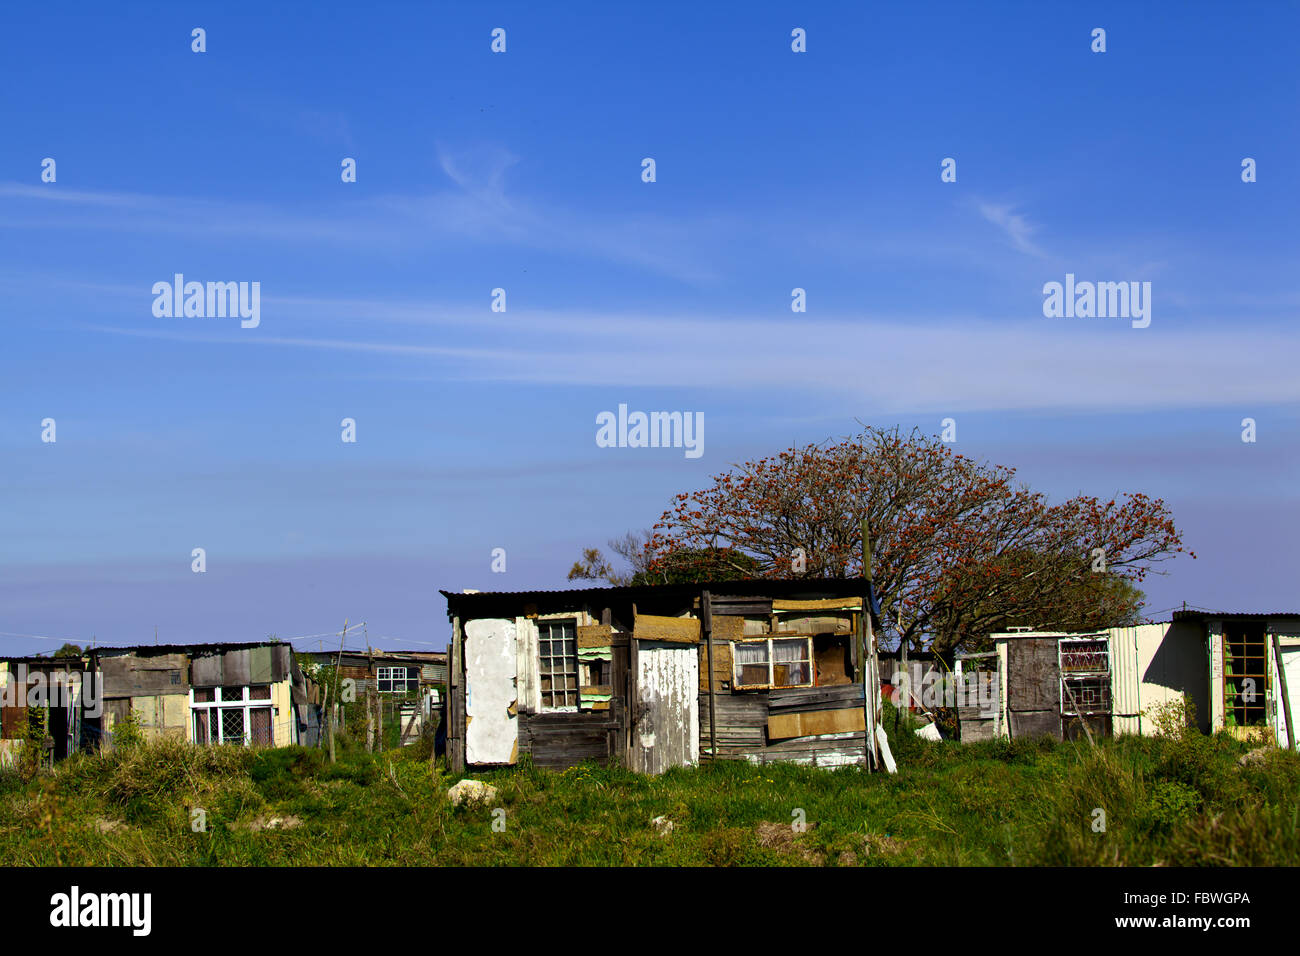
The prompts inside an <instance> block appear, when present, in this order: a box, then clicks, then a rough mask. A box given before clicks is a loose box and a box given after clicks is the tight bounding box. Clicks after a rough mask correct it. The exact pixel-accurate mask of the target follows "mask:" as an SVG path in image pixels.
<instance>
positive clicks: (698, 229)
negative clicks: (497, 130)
mask: <svg viewBox="0 0 1300 956" xmlns="http://www.w3.org/2000/svg"><path fill="white" fill-rule="evenodd" d="M437 162H438V165H439V167H440V168H441V169H442V171H443V172H444V173H445V174H446V175H447V177H448V179H449V181H450V185H449V188H446V189H441V190H431V191H428V192H424V193H414V194H402V193H390V194H381V195H378V196H373V197H365V198H358V199H347V198H344V199H340V200H339V201H338V202H335V203H332V204H331V205H330V206H329V208H328V209H327V210H325V211H322V209H321V206H320V204H319V203H312V204H310V205H307V204H304V203H294V202H292V201H288V200H286V201H284V202H280V203H271V202H245V201H232V200H214V199H203V198H193V197H184V196H155V195H148V194H141V193H121V192H97V191H93V190H65V189H64V188H63V187H61V186H45V187H41V186H33V185H30V184H25V183H14V182H8V183H0V198H10V199H13V200H16V202H15V203H12V204H8V205H7V206H6V208H5V209H4V210H3V212H0V229H4V228H8V229H13V230H24V231H27V230H39V229H86V230H99V231H107V232H116V233H126V232H134V233H139V232H147V233H151V234H163V235H182V236H187V237H193V238H212V239H229V238H234V237H238V238H244V239H248V240H250V241H256V242H290V243H294V244H302V243H311V244H320V243H346V244H347V245H349V246H350V247H353V248H372V249H374V248H378V249H386V250H387V249H393V248H399V247H400V248H401V249H403V250H404V251H409V250H410V249H413V248H423V247H427V246H430V245H437V244H439V243H449V242H454V243H463V242H465V241H466V240H470V241H474V242H482V243H504V244H509V245H517V246H523V247H527V248H531V249H538V250H545V251H547V252H550V253H555V252H559V253H562V254H567V255H571V256H574V257H577V258H580V259H584V260H589V261H601V262H616V263H620V264H623V265H629V266H632V267H635V268H640V269H644V270H646V271H649V272H652V273H657V274H661V275H667V276H670V277H672V278H676V279H678V280H681V281H683V282H687V283H696V284H698V283H704V282H709V281H711V280H713V279H715V278H717V271H716V269H715V268H713V267H711V266H710V265H709V264H708V262H707V257H706V255H705V253H704V251H703V250H705V249H707V248H709V247H710V245H711V244H715V243H716V242H717V240H718V239H719V238H721V237H724V236H726V235H730V234H734V233H736V232H737V231H739V230H738V225H737V224H736V223H735V222H733V221H730V220H728V219H726V218H725V217H720V216H716V215H707V214H706V215H700V216H694V217H683V216H677V217H670V216H668V215H662V216H645V215H641V216H629V215H619V214H617V213H614V212H610V211H606V210H594V209H590V208H582V207H577V206H571V205H561V204H558V203H554V202H542V201H538V200H534V199H531V198H529V197H526V196H520V195H517V194H515V193H514V192H513V191H511V190H509V189H508V183H507V179H508V176H507V174H508V172H509V170H510V169H511V168H512V167H514V166H516V165H517V164H518V163H519V162H520V159H519V157H517V156H515V155H514V154H513V153H511V152H509V151H508V150H506V149H504V148H501V147H497V146H484V147H476V148H471V149H463V150H459V151H454V150H449V149H442V150H440V151H439V153H438V155H437Z"/></svg>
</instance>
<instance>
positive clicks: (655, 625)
mask: <svg viewBox="0 0 1300 956" xmlns="http://www.w3.org/2000/svg"><path fill="white" fill-rule="evenodd" d="M633 633H634V635H635V636H636V639H637V640H638V641H665V642H669V643H673V644H698V643H700V621H699V618H694V617H662V616H660V615H657V614H638V615H637V616H636V623H635V624H634V625H633Z"/></svg>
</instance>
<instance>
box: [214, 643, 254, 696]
mask: <svg viewBox="0 0 1300 956" xmlns="http://www.w3.org/2000/svg"><path fill="white" fill-rule="evenodd" d="M221 658H222V660H221V670H222V684H223V685H225V686H228V687H240V686H242V685H244V684H247V683H249V679H248V677H249V673H250V667H249V652H248V651H247V650H242V651H226V653H225V654H223V655H221Z"/></svg>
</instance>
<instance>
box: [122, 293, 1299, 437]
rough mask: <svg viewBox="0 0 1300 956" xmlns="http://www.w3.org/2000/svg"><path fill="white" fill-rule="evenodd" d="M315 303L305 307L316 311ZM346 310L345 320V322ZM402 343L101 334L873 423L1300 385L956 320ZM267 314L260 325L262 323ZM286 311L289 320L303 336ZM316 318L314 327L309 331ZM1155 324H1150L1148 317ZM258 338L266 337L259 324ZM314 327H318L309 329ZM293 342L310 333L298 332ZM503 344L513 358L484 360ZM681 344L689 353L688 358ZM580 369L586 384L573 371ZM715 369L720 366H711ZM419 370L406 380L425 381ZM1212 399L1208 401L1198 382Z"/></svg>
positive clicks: (1277, 396) (1195, 337)
mask: <svg viewBox="0 0 1300 956" xmlns="http://www.w3.org/2000/svg"><path fill="white" fill-rule="evenodd" d="M309 301H310V300H303V301H302V302H300V303H299V305H300V306H301V307H303V308H306V309H307V310H308V312H309V311H310V306H309ZM349 307H350V306H348V305H347V304H342V305H340V308H342V309H344V310H346V309H347V308H349ZM391 308H392V310H393V313H392V314H393V316H394V319H395V321H397V322H404V323H408V324H406V325H404V326H402V327H401V329H403V330H404V334H402V335H401V336H395V337H384V338H383V340H382V341H381V340H378V337H379V336H381V335H382V334H383V330H381V329H379V328H378V327H376V326H375V325H374V324H373V323H374V322H375V321H382V320H383V317H384V315H385V314H386V310H385V307H384V305H383V304H382V303H369V304H367V305H365V306H357V314H359V315H360V314H364V315H365V316H366V318H367V323H366V328H367V336H369V337H368V338H361V337H355V336H352V337H349V336H347V335H340V336H329V337H323V336H319V335H311V334H292V335H280V336H273V335H270V334H263V333H261V332H259V333H257V334H250V333H246V332H244V331H243V330H240V329H238V328H233V329H228V330H225V331H223V332H221V333H212V332H203V331H199V330H198V328H197V327H196V328H195V330H194V331H192V332H191V331H189V330H187V329H186V328H184V326H183V325H178V326H177V328H175V329H168V330H152V331H151V330H142V329H139V328H121V327H100V328H98V329H97V331H100V332H106V333H113V334H120V335H131V336H139V337H145V338H165V339H168V340H171V341H180V342H186V341H187V342H191V343H193V344H194V345H202V346H203V347H211V346H213V345H221V344H224V345H229V346H273V347H284V348H304V349H328V350H334V351H350V352H355V353H357V354H358V355H365V354H369V355H372V356H375V355H381V356H385V357H388V358H397V359H409V360H412V361H415V362H419V363H426V364H424V365H423V370H424V371H426V372H427V373H428V374H429V375H430V377H437V378H440V379H448V378H454V379H470V380H477V381H500V382H511V383H523V384H535V385H547V386H556V387H560V386H568V387H573V386H609V387H629V388H631V387H651V386H670V387H684V388H703V389H720V390H725V391H729V392H735V393H746V394H748V393H753V392H755V391H765V392H766V391H770V389H771V387H772V385H773V383H779V384H780V387H781V388H782V389H785V390H787V391H789V392H790V393H792V394H794V393H799V394H801V395H804V396H808V395H814V396H815V395H823V396H827V395H834V396H837V398H838V399H840V400H846V401H848V402H851V403H854V404H856V405H857V406H859V407H861V408H863V409H864V410H870V411H871V412H873V413H875V412H890V413H910V412H916V411H920V410H949V411H987V410H1036V409H1058V410H1080V411H1115V410H1153V409H1175V408H1207V407H1240V406H1242V405H1243V404H1244V405H1246V406H1248V407H1250V406H1259V405H1263V404H1283V403H1289V402H1297V401H1300V380H1298V379H1296V378H1295V377H1293V376H1264V375H1258V374H1257V370H1258V368H1259V367H1260V364H1261V363H1263V362H1267V361H1268V360H1269V357H1270V356H1271V355H1274V354H1281V353H1282V352H1283V351H1285V350H1287V349H1290V348H1291V342H1290V337H1289V336H1288V335H1286V334H1283V333H1281V332H1277V333H1274V332H1265V331H1262V330H1261V331H1259V332H1257V333H1256V334H1255V335H1254V336H1253V337H1252V338H1251V339H1250V340H1249V342H1248V343H1246V342H1243V341H1242V340H1241V338H1240V337H1239V336H1238V335H1237V334H1236V332H1235V330H1233V329H1228V328H1225V329H1223V330H1222V331H1207V330H1198V331H1188V330H1183V329H1176V328H1172V327H1165V328H1164V329H1157V328H1156V327H1154V326H1153V329H1152V330H1135V329H1131V328H1129V327H1128V326H1127V324H1111V325H1107V324H1105V320H1101V321H1096V320H1094V321H1093V324H1092V325H1084V324H1082V322H1074V323H1066V322H1056V321H1053V320H1047V319H1043V320H1033V321H1028V322H1026V321H1008V322H987V321H984V322H981V321H977V320H967V319H958V318H956V317H951V318H946V319H935V320H933V321H929V322H926V323H923V324H910V323H909V324H901V323H898V322H897V321H891V320H890V319H888V318H885V317H872V316H864V317H859V318H843V319H840V320H834V321H828V320H821V321H811V320H803V319H800V320H793V321H772V320H769V319H757V318H752V317H733V318H693V317H682V316H663V315H623V316H611V315H608V314H603V313H602V314H600V315H590V314H585V313H573V312H540V311H538V312H535V311H518V312H516V311H512V312H510V313H509V315H508V316H501V315H494V316H492V317H490V318H489V317H485V316H484V315H483V314H482V310H475V311H473V312H471V311H470V310H467V309H465V310H447V309H442V310H435V309H427V311H426V313H425V314H426V315H428V317H429V318H428V322H429V327H428V329H427V334H426V335H425V336H421V335H420V334H419V332H418V331H416V329H415V328H413V327H412V326H411V325H410V324H409V322H410V321H411V317H412V316H413V315H415V314H417V313H418V311H419V309H418V307H417V306H413V305H411V304H397V305H394V306H392V307H391ZM268 311H269V310H268V309H264V314H266V313H267V312H268ZM293 313H294V309H293V307H292V306H290V307H289V308H288V309H287V310H286V313H285V314H284V316H283V319H284V322H285V324H286V325H287V326H293V327H295V328H297V327H298V326H299V324H300V323H299V320H298V319H296V318H292V317H291V316H292V315H293ZM318 318H319V317H318ZM1157 321H1158V317H1157ZM263 325H264V328H265V329H267V330H268V331H269V329H270V328H272V327H273V326H272V325H271V324H270V323H268V321H267V320H265V319H264V322H263ZM317 327H318V326H317ZM301 328H303V329H306V328H308V326H307V325H306V323H305V322H303V323H301ZM505 341H508V342H509V343H510V344H509V346H507V347H503V346H499V345H495V344H491V343H497V342H505ZM683 343H690V345H689V347H683ZM576 354H581V355H582V356H583V358H582V362H581V368H580V369H577V368H575V366H574V364H573V360H572V357H573V356H574V355H576ZM720 356H725V359H724V358H720ZM420 370H421V366H419V365H417V366H416V367H415V368H413V369H411V370H409V371H412V372H418V371H420ZM1211 380H1212V381H1215V382H1216V383H1218V384H1217V386H1216V388H1215V389H1214V390H1212V391H1208V392H1207V391H1206V390H1205V388H1204V387H1203V384H1202V383H1203V382H1205V381H1211Z"/></svg>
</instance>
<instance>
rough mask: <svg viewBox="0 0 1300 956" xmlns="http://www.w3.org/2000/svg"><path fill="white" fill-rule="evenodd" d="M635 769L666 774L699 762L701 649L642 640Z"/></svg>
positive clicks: (634, 733) (634, 730)
mask: <svg viewBox="0 0 1300 956" xmlns="http://www.w3.org/2000/svg"><path fill="white" fill-rule="evenodd" d="M634 676H635V679H636V712H635V714H634V725H633V728H632V769H633V770H635V771H638V772H640V773H655V774H657V773H663V772H664V771H665V770H667V769H668V768H669V767H693V766H695V765H696V764H697V763H698V762H699V759H700V651H699V647H698V646H697V645H695V644H676V643H667V642H660V641H639V642H638V647H637V653H636V674H635V675H634Z"/></svg>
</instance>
